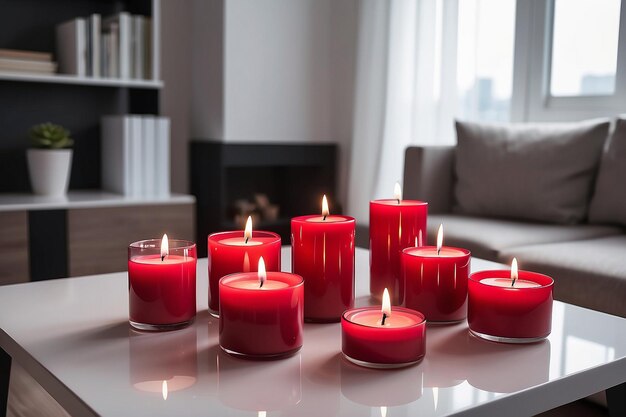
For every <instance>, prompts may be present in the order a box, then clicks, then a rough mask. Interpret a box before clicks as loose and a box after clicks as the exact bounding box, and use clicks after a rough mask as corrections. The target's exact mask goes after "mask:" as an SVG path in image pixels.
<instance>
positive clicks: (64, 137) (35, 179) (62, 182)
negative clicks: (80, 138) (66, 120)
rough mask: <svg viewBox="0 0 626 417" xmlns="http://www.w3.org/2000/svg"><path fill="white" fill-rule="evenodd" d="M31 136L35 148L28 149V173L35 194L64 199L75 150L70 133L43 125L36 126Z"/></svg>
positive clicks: (59, 128) (61, 128)
mask: <svg viewBox="0 0 626 417" xmlns="http://www.w3.org/2000/svg"><path fill="white" fill-rule="evenodd" d="M29 136H30V138H31V140H32V142H33V145H34V147H33V148H31V149H28V151H27V154H26V156H27V159H28V171H29V174H30V183H31V185H32V187H33V191H34V192H35V194H39V195H46V196H51V197H59V196H63V195H65V194H66V193H67V187H68V185H69V178H70V167H71V165H72V149H71V146H72V145H73V144H74V141H73V140H72V138H70V132H69V131H68V130H67V129H65V128H64V127H62V126H59V125H55V124H52V123H42V124H39V125H36V126H33V127H32V128H31V129H30V131H29Z"/></svg>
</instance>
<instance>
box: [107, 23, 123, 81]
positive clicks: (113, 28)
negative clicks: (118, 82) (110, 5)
mask: <svg viewBox="0 0 626 417" xmlns="http://www.w3.org/2000/svg"><path fill="white" fill-rule="evenodd" d="M119 42H120V26H119V24H118V23H117V22H112V23H111V25H110V26H109V77H111V78H119V76H120V44H119Z"/></svg>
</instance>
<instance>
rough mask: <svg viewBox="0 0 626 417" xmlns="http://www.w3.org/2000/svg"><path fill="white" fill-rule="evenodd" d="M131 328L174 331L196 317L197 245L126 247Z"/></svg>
mask: <svg viewBox="0 0 626 417" xmlns="http://www.w3.org/2000/svg"><path fill="white" fill-rule="evenodd" d="M128 298H129V300H128V301H129V321H130V324H131V325H132V326H133V327H135V328H137V329H140V330H173V329H178V328H180V327H184V326H186V325H187V324H189V323H191V321H192V320H193V319H194V318H195V316H196V244H195V243H193V242H188V241H186V240H174V239H172V240H170V241H168V239H167V235H164V236H163V239H150V240H142V241H139V242H134V243H131V245H130V246H129V247H128Z"/></svg>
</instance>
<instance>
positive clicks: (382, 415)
mask: <svg viewBox="0 0 626 417" xmlns="http://www.w3.org/2000/svg"><path fill="white" fill-rule="evenodd" d="M380 417H387V407H385V406H382V407H380Z"/></svg>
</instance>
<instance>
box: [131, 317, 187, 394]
mask: <svg viewBox="0 0 626 417" xmlns="http://www.w3.org/2000/svg"><path fill="white" fill-rule="evenodd" d="M129 344H130V382H131V384H132V386H133V387H134V388H135V389H137V390H139V391H142V392H147V393H154V394H157V395H158V396H160V397H162V399H163V400H167V398H168V396H170V395H171V394H172V393H173V392H176V391H181V390H184V389H186V388H189V387H191V386H192V385H194V384H195V383H196V380H197V375H198V371H197V369H198V366H197V363H198V357H197V356H198V355H197V347H196V345H197V336H196V329H195V327H193V326H192V327H188V328H185V329H182V330H179V331H176V332H170V333H145V332H138V331H135V330H132V329H131V330H129Z"/></svg>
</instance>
